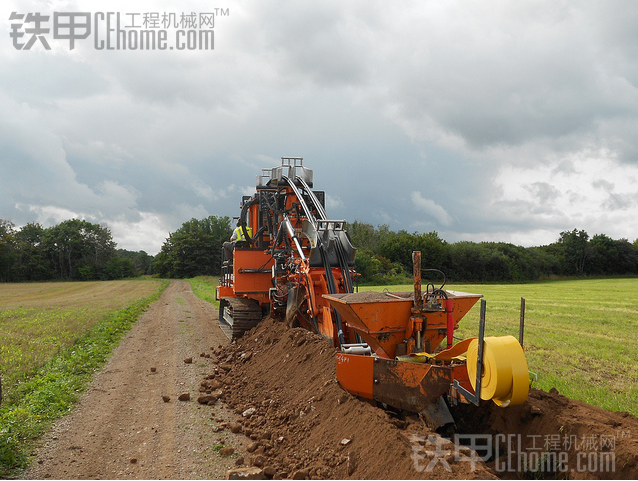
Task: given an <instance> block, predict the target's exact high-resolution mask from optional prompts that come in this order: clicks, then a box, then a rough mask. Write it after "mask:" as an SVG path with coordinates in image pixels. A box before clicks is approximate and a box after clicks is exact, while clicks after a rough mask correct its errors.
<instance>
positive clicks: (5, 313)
mask: <svg viewBox="0 0 638 481" xmlns="http://www.w3.org/2000/svg"><path fill="white" fill-rule="evenodd" d="M160 285H161V281H158V280H124V281H105V282H55V283H29V284H26V283H23V284H0V374H1V375H2V382H3V388H4V389H3V390H4V394H5V396H9V397H10V396H11V393H12V391H13V389H12V388H13V387H14V386H15V385H16V384H17V383H18V382H19V381H21V380H23V379H24V378H25V376H26V375H27V374H28V373H29V372H31V371H33V370H34V369H36V368H38V367H40V366H43V365H44V364H46V363H47V362H48V361H49V360H51V359H52V358H53V357H54V356H55V355H56V354H58V353H59V352H61V351H63V350H65V349H67V348H69V347H70V346H71V345H72V344H73V343H74V342H75V341H76V340H77V339H78V338H80V337H81V336H82V335H84V334H85V333H86V332H88V331H89V330H90V329H91V328H92V327H93V326H95V325H96V324H97V323H98V322H99V321H101V320H102V319H104V317H105V316H107V315H108V314H109V313H112V312H114V311H118V310H120V309H123V308H125V307H126V306H128V305H130V304H131V303H132V302H134V301H136V300H138V299H141V298H144V297H147V296H149V295H151V294H152V293H154V292H156V291H157V290H158V289H159V287H160Z"/></svg>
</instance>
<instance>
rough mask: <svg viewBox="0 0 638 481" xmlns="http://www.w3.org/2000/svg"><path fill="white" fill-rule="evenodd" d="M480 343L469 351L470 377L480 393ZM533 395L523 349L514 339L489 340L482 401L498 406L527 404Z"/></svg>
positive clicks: (482, 382) (511, 337) (486, 343)
mask: <svg viewBox="0 0 638 481" xmlns="http://www.w3.org/2000/svg"><path fill="white" fill-rule="evenodd" d="M477 359H478V339H474V340H472V342H471V343H470V345H469V347H468V349H467V373H468V376H469V378H470V383H471V384H472V388H474V389H475V390H476V364H477ZM528 393H529V374H528V370H527V360H526V359H525V353H524V352H523V348H522V347H521V345H520V344H519V342H518V340H517V339H516V338H515V337H514V336H502V337H486V338H484V346H483V375H482V377H481V399H483V400H488V399H491V400H492V401H494V402H495V403H496V404H497V405H498V406H501V407H506V406H516V405H518V404H523V403H524V402H525V400H526V399H527V395H528Z"/></svg>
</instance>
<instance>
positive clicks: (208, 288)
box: [186, 276, 219, 309]
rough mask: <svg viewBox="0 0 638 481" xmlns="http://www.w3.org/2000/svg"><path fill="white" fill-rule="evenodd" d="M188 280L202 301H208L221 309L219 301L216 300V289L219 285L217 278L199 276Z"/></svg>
mask: <svg viewBox="0 0 638 481" xmlns="http://www.w3.org/2000/svg"><path fill="white" fill-rule="evenodd" d="M186 280H187V281H188V282H189V284H190V285H191V289H192V290H193V294H195V295H196V296H197V297H199V298H200V299H201V300H202V301H206V302H208V303H209V304H212V305H213V306H215V307H217V308H218V309H219V301H216V300H215V288H216V287H217V284H218V280H217V278H215V277H212V276H197V277H193V278H191V279H186Z"/></svg>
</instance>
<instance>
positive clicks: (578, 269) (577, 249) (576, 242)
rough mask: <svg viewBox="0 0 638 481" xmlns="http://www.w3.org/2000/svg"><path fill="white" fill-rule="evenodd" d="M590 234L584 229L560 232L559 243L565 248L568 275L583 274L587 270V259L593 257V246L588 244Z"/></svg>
mask: <svg viewBox="0 0 638 481" xmlns="http://www.w3.org/2000/svg"><path fill="white" fill-rule="evenodd" d="M588 239H589V234H587V232H585V231H584V230H580V231H579V230H577V229H574V230H572V231H564V232H561V233H560V239H558V243H559V244H560V245H561V246H562V248H563V256H564V259H565V270H566V272H565V273H566V274H568V275H573V274H576V275H582V274H583V273H584V272H585V264H586V262H587V259H588V258H589V257H591V246H590V245H589V244H588V242H587V241H588Z"/></svg>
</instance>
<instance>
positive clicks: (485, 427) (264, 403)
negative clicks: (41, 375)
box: [208, 319, 638, 479]
mask: <svg viewBox="0 0 638 481" xmlns="http://www.w3.org/2000/svg"><path fill="white" fill-rule="evenodd" d="M215 354H216V355H217V356H218V362H219V365H218V367H217V368H216V370H215V372H214V373H213V374H212V375H210V376H208V379H214V380H217V381H219V382H221V383H222V384H223V385H225V388H224V389H225V390H224V394H223V400H224V402H226V403H227V404H228V405H229V407H231V408H232V409H233V410H234V412H235V414H236V416H237V422H238V423H239V424H241V427H242V430H243V432H244V435H246V436H248V438H250V439H251V440H253V441H254V442H255V443H256V444H255V445H254V446H253V448H254V447H256V446H257V450H256V451H254V452H253V453H252V454H251V453H249V454H248V455H247V456H246V459H245V462H246V464H248V465H250V464H257V465H258V466H259V467H264V466H265V467H267V468H268V471H267V474H269V475H273V474H274V476H275V477H277V478H279V477H293V478H295V479H304V478H311V477H314V478H337V479H339V478H340V479H348V478H357V479H388V478H391V479H414V478H428V479H448V478H461V479H466V478H470V479H473V478H497V477H501V478H520V477H523V478H525V477H535V478H539V477H540V478H561V479H565V478H572V479H597V478H608V479H610V478H613V479H618V478H636V477H638V440H636V438H635V436H636V433H638V420H636V418H635V417H633V416H632V415H630V414H628V413H614V412H609V411H605V410H602V409H599V408H596V407H593V406H590V405H587V404H584V403H582V402H578V401H572V400H569V399H567V398H565V397H564V396H561V395H560V394H558V392H550V393H546V392H543V391H539V390H534V389H532V391H531V393H530V397H529V400H528V401H527V402H526V403H525V404H524V405H522V406H516V407H511V408H500V407H497V406H496V405H494V404H493V403H492V402H485V401H484V402H483V403H482V404H481V406H480V407H479V408H476V407H474V406H471V405H459V406H458V407H457V408H454V409H453V414H454V417H455V419H456V420H457V428H458V429H457V435H458V442H457V443H456V444H452V443H451V442H450V441H449V440H447V439H445V438H441V437H439V436H438V435H436V434H435V433H433V432H431V431H429V430H428V429H427V428H426V427H425V426H424V425H423V423H422V422H421V421H420V420H419V419H418V417H416V416H407V417H403V418H401V417H399V416H395V415H392V414H391V413H388V412H386V411H384V410H382V409H381V408H378V407H376V406H373V405H371V404H369V403H367V402H364V401H362V400H360V399H357V398H355V397H354V396H351V395H350V394H348V393H346V392H344V391H343V390H342V389H341V388H340V387H339V385H338V384H337V383H336V379H335V350H334V349H333V348H332V347H331V346H330V345H329V344H328V342H326V341H325V340H324V339H322V338H321V337H319V336H316V335H314V334H312V333H310V332H308V331H305V330H303V329H300V328H296V329H289V328H287V327H286V326H285V324H284V323H282V322H278V321H275V320H271V319H268V320H265V321H263V322H262V323H261V324H260V325H259V326H258V327H257V328H255V329H254V330H253V331H251V333H249V334H248V335H246V336H245V337H244V338H242V339H241V340H240V341H239V342H237V343H235V344H233V345H230V346H226V347H224V348H223V349H220V350H217V351H216V353H215ZM209 382H210V381H209ZM553 391H555V390H553ZM249 409H250V410H251V411H253V410H254V412H253V413H252V414H251V415H250V416H248V413H247V412H246V411H247V410H249ZM249 412H250V411H249ZM242 413H246V416H244V415H243V414H242ZM468 434H469V435H472V436H468ZM497 434H500V435H501V436H500V437H498V438H497V437H496V435H497ZM507 435H510V436H509V437H507ZM632 436H633V437H632ZM485 440H489V441H490V449H491V451H492V456H491V457H490V458H488V459H487V462H486V463H484V462H483V461H481V460H478V459H477V456H478V455H481V454H488V453H487V452H486V451H485V450H482V449H480V445H481V444H482V443H483V444H484V443H485ZM506 441H508V442H509V448H510V450H509V451H507V450H506V445H507V443H506ZM463 442H464V443H465V444H469V445H470V446H472V442H473V443H474V445H473V446H472V447H476V451H472V450H470V449H468V447H467V446H463V445H462V443H463ZM519 442H520V445H519V444H518V443H519ZM497 447H498V449H499V451H498V453H499V454H500V457H499V458H498V459H497V458H496V457H495V456H494V453H496V449H497ZM477 452H478V453H477ZM504 453H505V454H504ZM542 453H545V458H546V459H548V461H547V462H546V463H545V464H543V463H542ZM508 456H509V461H508ZM554 460H555V461H556V462H552V461H554ZM532 471H536V472H532Z"/></svg>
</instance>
